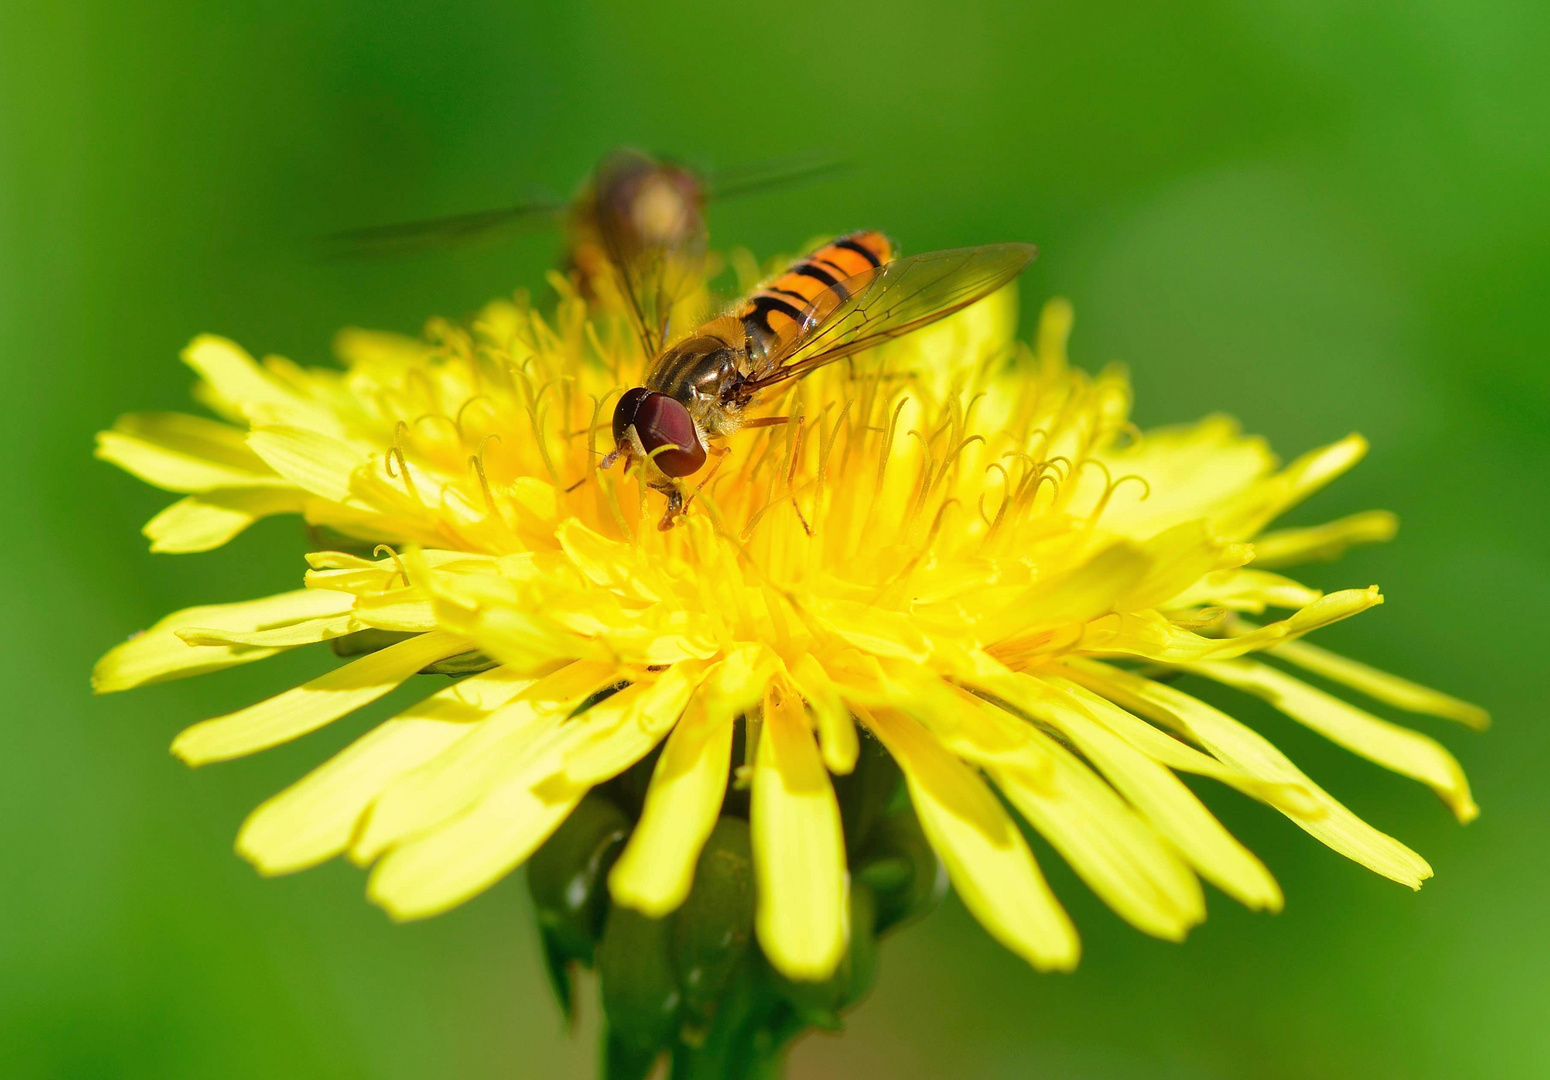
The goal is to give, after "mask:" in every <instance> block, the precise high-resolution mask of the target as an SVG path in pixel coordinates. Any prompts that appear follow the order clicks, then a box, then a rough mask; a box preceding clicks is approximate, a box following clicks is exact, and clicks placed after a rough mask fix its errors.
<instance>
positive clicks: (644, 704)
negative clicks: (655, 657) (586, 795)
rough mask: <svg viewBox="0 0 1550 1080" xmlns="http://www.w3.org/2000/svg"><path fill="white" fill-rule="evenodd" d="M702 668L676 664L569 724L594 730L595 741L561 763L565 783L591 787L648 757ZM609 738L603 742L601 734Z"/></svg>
mask: <svg viewBox="0 0 1550 1080" xmlns="http://www.w3.org/2000/svg"><path fill="white" fill-rule="evenodd" d="M704 674H705V665H703V664H697V663H684V664H674V665H673V666H672V667H670V668H668V669H667V670H666V671H664V672H662V674H661V675H660V676H658V677H657V678H656V679H655V680H653V681H651V682H637V683H635V684H634V685H632V686H627V687H625V688H624V689H623V690H621V691H619V692H618V693H617V694H615V695H614V696H613V697H611V698H609V699H608V700H606V701H603V702H601V703H599V704H597V705H594V706H592V708H590V709H588V710H587V711H586V712H584V713H582V714H581V715H580V716H578V717H576V718H574V719H573V720H572V721H571V723H573V724H583V725H585V726H587V727H589V728H592V729H594V730H595V731H596V732H597V734H598V737H596V738H593V739H589V740H587V741H585V742H583V743H581V744H579V745H578V746H577V748H576V750H575V751H574V752H572V753H571V754H569V755H567V757H566V759H565V778H566V780H567V781H569V782H570V783H573V784H578V785H582V786H585V787H591V786H593V785H594V784H601V783H602V782H603V781H604V780H609V779H612V778H613V777H615V776H617V775H619V774H620V773H622V772H623V771H624V770H625V769H628V768H629V767H630V766H631V765H633V764H635V763H636V762H637V761H639V760H640V759H641V758H643V757H645V756H646V755H647V754H649V753H651V751H652V749H653V748H655V746H656V745H657V743H659V742H661V741H662V736H663V734H664V733H665V732H666V731H667V730H668V729H669V728H671V727H672V726H673V725H674V724H675V723H677V721H678V717H679V716H680V715H681V714H682V713H683V711H684V706H685V705H687V704H688V703H689V697H690V695H692V694H693V693H694V688H695V687H696V686H698V685H699V684H700V679H701V678H702V677H703V676H704ZM605 733H606V734H608V735H609V736H610V737H608V738H603V737H602V736H603V735H604V734H605Z"/></svg>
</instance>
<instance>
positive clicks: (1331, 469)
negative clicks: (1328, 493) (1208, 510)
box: [1213, 435, 1367, 539]
mask: <svg viewBox="0 0 1550 1080" xmlns="http://www.w3.org/2000/svg"><path fill="white" fill-rule="evenodd" d="M1366 456H1367V440H1366V439H1364V438H1362V437H1361V436H1360V435H1347V436H1346V437H1345V438H1343V439H1341V440H1340V441H1339V442H1335V443H1331V444H1330V445H1328V446H1323V447H1320V448H1319V449H1317V450H1310V451H1309V452H1308V453H1306V454H1304V455H1302V457H1300V458H1298V459H1297V460H1296V461H1294V462H1292V463H1291V464H1290V465H1288V466H1287V467H1286V468H1285V469H1282V470H1281V471H1280V472H1279V473H1277V474H1276V475H1274V476H1271V477H1268V478H1266V479H1265V480H1262V481H1261V482H1260V483H1258V484H1256V485H1254V487H1252V488H1250V489H1249V490H1248V491H1246V492H1245V493H1244V494H1243V495H1241V496H1240V497H1238V498H1237V499H1234V500H1232V502H1231V503H1230V504H1229V508H1228V509H1227V510H1226V511H1225V512H1224V513H1222V514H1220V515H1219V516H1218V517H1217V518H1216V519H1215V520H1214V522H1213V523H1214V524H1215V525H1216V527H1217V528H1218V529H1219V530H1220V531H1221V532H1222V533H1223V534H1224V535H1227V536H1231V537H1235V538H1242V539H1248V538H1250V537H1252V536H1254V535H1255V534H1256V533H1258V532H1259V531H1260V530H1261V529H1263V528H1264V527H1265V525H1266V524H1267V523H1268V522H1269V521H1271V520H1272V519H1274V518H1275V517H1277V516H1279V515H1281V514H1283V513H1285V512H1286V511H1287V510H1290V509H1291V508H1292V507H1294V506H1296V505H1297V504H1298V503H1300V502H1302V501H1303V500H1304V499H1306V498H1307V497H1308V496H1309V495H1312V494H1313V493H1314V492H1316V491H1318V490H1319V489H1320V488H1322V487H1324V486H1325V485H1326V484H1328V483H1329V482H1330V481H1332V480H1334V479H1335V478H1336V477H1338V476H1340V475H1341V474H1342V473H1344V472H1346V471H1347V470H1348V469H1350V468H1351V467H1352V466H1354V465H1355V464H1356V463H1357V462H1358V461H1361V460H1362V458H1364V457H1366Z"/></svg>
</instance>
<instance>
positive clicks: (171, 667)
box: [92, 589, 355, 694]
mask: <svg viewBox="0 0 1550 1080" xmlns="http://www.w3.org/2000/svg"><path fill="white" fill-rule="evenodd" d="M354 603H355V597H353V596H351V595H350V594H349V593H344V592H333V591H329V590H324V589H298V590H297V591H295V592H288V593H280V594H279V595H278V596H266V597H264V598H263V599H261V600H244V601H242V602H241V603H236V604H211V605H208V606H204V607H191V608H184V609H183V610H182V611H174V612H173V613H172V614H171V615H168V616H167V617H166V618H164V619H162V620H161V621H160V622H158V623H157V624H156V625H155V626H153V627H151V628H150V629H149V630H146V631H143V632H142V633H139V634H136V635H135V636H133V637H131V638H130V639H129V640H128V641H126V642H124V643H123V644H121V645H117V646H115V647H114V648H113V649H111V650H110V651H109V652H108V653H107V655H105V656H104V657H103V658H102V659H101V660H98V661H97V666H96V668H95V669H94V670H93V671H92V689H93V690H95V691H96V692H97V693H99V694H107V693H112V692H114V691H117V690H128V689H130V688H132V687H136V686H144V685H146V684H147V683H155V682H161V681H162V680H163V679H180V678H185V677H187V676H189V675H200V674H203V673H204V672H207V671H219V670H220V669H221V668H227V667H231V666H233V665H235V664H246V663H250V662H252V661H254V660H262V659H263V658H264V657H266V656H273V655H274V654H275V653H276V652H278V651H279V649H276V648H264V649H257V648H250V647H247V646H238V647H224V646H201V647H198V648H196V647H194V646H191V645H189V644H187V643H185V642H184V641H183V639H182V638H180V637H178V636H177V631H178V630H181V629H183V628H184V627H188V626H206V627H216V628H225V629H229V630H238V631H242V630H259V629H267V628H270V627H279V626H288V625H290V624H292V623H298V622H306V621H309V620H312V619H318V618H328V617H330V616H333V615H338V614H340V613H341V612H346V611H348V610H349V609H350V607H351V605H353V604H354Z"/></svg>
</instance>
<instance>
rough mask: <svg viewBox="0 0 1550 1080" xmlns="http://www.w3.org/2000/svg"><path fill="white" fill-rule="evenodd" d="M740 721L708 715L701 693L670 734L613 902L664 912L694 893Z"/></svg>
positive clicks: (614, 885) (611, 883) (613, 877)
mask: <svg viewBox="0 0 1550 1080" xmlns="http://www.w3.org/2000/svg"><path fill="white" fill-rule="evenodd" d="M734 720H735V717H733V716H732V715H730V714H728V713H725V712H723V713H719V714H714V715H713V714H711V713H708V712H707V711H706V709H705V703H704V696H703V695H701V696H698V697H696V698H695V699H694V701H693V702H691V703H690V706H689V709H688V711H687V712H686V713H685V714H684V716H683V718H682V719H681V720H679V721H678V724H677V726H676V727H674V728H673V731H672V734H670V735H669V736H668V737H667V744H666V745H665V746H664V747H663V748H662V756H661V758H659V759H658V761H657V765H656V769H655V770H654V771H653V773H652V775H651V787H650V788H649V789H647V791H646V805H645V808H644V809H643V810H642V811H641V816H640V821H639V822H638V823H637V824H636V826H635V831H634V832H632V833H631V834H630V842H629V844H628V845H626V847H625V849H624V853H623V854H622V855H620V856H619V861H618V862H617V863H615V864H614V868H613V870H612V871H611V872H610V873H609V875H608V887H609V891H610V892H611V893H612V894H613V898H614V902H615V903H618V904H623V905H624V906H625V907H632V908H635V909H636V910H638V911H642V912H644V913H645V914H647V915H649V916H651V917H652V918H661V917H662V916H664V915H666V914H667V913H668V912H670V911H673V910H675V909H676V908H677V907H678V906H679V905H680V904H682V903H683V902H684V899H685V898H686V897H687V896H688V895H689V889H690V887H691V886H692V885H693V884H694V867H695V863H696V861H697V860H698V859H699V855H700V849H701V848H702V847H704V846H705V840H706V838H707V837H708V836H710V832H711V829H712V828H714V827H715V824H716V818H717V816H718V814H719V813H720V810H721V802H722V799H723V798H724V797H725V795H726V788H727V769H728V767H729V765H730V763H731V757H732V727H733V723H734Z"/></svg>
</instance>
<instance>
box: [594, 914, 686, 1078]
mask: <svg viewBox="0 0 1550 1080" xmlns="http://www.w3.org/2000/svg"><path fill="white" fill-rule="evenodd" d="M672 931H673V927H672V920H671V918H667V919H650V918H647V917H646V916H645V915H642V914H641V913H640V912H638V911H632V910H630V909H629V908H622V907H617V906H616V907H614V908H612V909H611V910H610V911H609V913H608V924H607V926H605V927H604V928H603V937H602V940H601V941H599V942H598V944H597V974H598V981H599V987H600V989H601V991H602V998H603V1013H604V1015H605V1016H606V1017H607V1018H608V1036H607V1039H608V1046H609V1048H610V1050H609V1053H610V1054H612V1053H613V1048H614V1047H616V1046H617V1047H620V1048H627V1049H629V1050H630V1051H631V1054H632V1055H634V1056H630V1055H626V1058H627V1059H628V1060H630V1061H634V1060H637V1058H638V1057H639V1056H640V1055H645V1056H646V1057H647V1058H648V1059H652V1058H655V1056H656V1054H657V1052H658V1051H659V1050H664V1049H666V1048H667V1047H668V1046H669V1045H670V1044H671V1043H672V1042H673V1040H674V1038H675V1037H676V1035H677V1033H678V1017H679V1011H680V1006H681V1004H682V1001H683V994H682V993H681V992H680V991H679V989H678V980H677V978H676V977H675V976H674V974H673V965H672V961H671V960H670V959H669V958H668V949H669V947H670V944H671V940H672ZM621 1060H623V1059H621Z"/></svg>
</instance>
